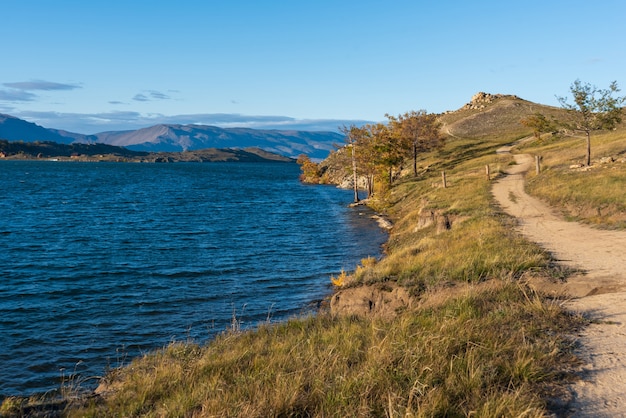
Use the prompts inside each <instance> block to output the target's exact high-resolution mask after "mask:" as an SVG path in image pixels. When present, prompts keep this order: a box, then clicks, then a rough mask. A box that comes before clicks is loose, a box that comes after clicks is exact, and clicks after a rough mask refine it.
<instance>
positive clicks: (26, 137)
mask: <svg viewBox="0 0 626 418" xmlns="http://www.w3.org/2000/svg"><path fill="white" fill-rule="evenodd" d="M0 139H6V140H9V141H24V142H35V141H52V142H57V143H60V144H76V143H85V144H107V145H115V146H118V147H126V148H128V149H130V150H133V151H143V152H178V151H194V150H200V149H206V148H236V149H244V148H249V147H255V148H260V149H263V150H265V151H267V152H270V153H275V154H279V155H283V156H286V157H291V158H295V157H297V156H298V155H300V154H306V155H308V156H309V157H311V158H313V159H323V158H326V157H327V156H328V153H329V152H330V151H331V150H332V149H333V148H334V145H335V144H337V143H341V142H343V136H342V135H341V134H339V133H337V132H309V131H293V130H284V131H283V130H261V129H247V128H219V127H216V126H207V125H155V126H151V127H148V128H143V129H137V130H134V131H113V132H101V133H98V134H95V135H84V134H80V133H73V132H67V131H63V130H56V129H48V128H44V127H42V126H39V125H37V124H34V123H31V122H27V121H25V120H22V119H19V118H16V117H13V116H9V115H2V114H0Z"/></svg>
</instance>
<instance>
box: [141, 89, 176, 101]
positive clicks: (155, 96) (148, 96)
mask: <svg viewBox="0 0 626 418" xmlns="http://www.w3.org/2000/svg"><path fill="white" fill-rule="evenodd" d="M144 93H145V94H144ZM144 93H137V94H135V96H134V97H133V100H135V101H137V102H149V101H152V100H169V99H171V97H170V96H168V95H167V94H165V93H162V92H160V91H155V90H150V91H146V92H144Z"/></svg>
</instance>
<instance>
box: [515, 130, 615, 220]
mask: <svg viewBox="0 0 626 418" xmlns="http://www.w3.org/2000/svg"><path fill="white" fill-rule="evenodd" d="M521 150H522V151H523V152H530V153H533V154H535V155H540V156H541V157H542V164H543V169H542V172H541V173H540V174H539V175H538V176H537V175H535V173H534V172H533V173H530V174H529V176H528V182H527V190H528V192H529V193H531V194H533V195H535V196H537V197H539V198H541V199H543V200H545V201H546V202H548V203H549V204H551V205H553V206H557V207H560V208H562V210H563V212H564V214H565V215H566V216H567V217H568V218H571V219H572V220H577V221H583V222H586V223H589V224H593V225H597V226H600V227H604V228H617V229H625V228H626V128H625V127H621V128H620V129H618V130H616V131H612V132H604V133H597V134H595V135H593V136H592V147H591V152H592V167H591V168H590V169H585V168H571V166H573V165H576V164H579V163H580V162H581V161H583V159H584V154H585V153H584V141H583V140H582V139H581V138H560V137H548V138H546V139H543V140H542V141H539V142H538V141H535V142H533V143H531V144H528V145H525V146H524V147H522V148H521ZM607 157H610V158H612V159H613V160H614V161H613V162H607V163H601V162H600V160H601V159H602V158H607Z"/></svg>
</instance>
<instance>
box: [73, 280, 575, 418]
mask: <svg viewBox="0 0 626 418" xmlns="http://www.w3.org/2000/svg"><path fill="white" fill-rule="evenodd" d="M571 321H572V318H570V317H568V316H567V315H565V314H564V313H563V311H562V310H561V309H560V308H559V307H558V306H557V305H555V304H546V303H545V302H543V301H542V300H541V298H540V297H539V296H537V295H535V294H529V293H528V290H526V289H524V288H523V287H521V286H519V285H516V284H514V283H511V282H506V281H497V282H494V283H491V284H489V285H488V286H476V287H470V288H468V290H467V291H466V292H465V293H464V294H462V295H459V296H457V297H453V298H449V299H447V300H444V301H442V302H441V303H440V304H439V305H435V306H430V307H429V308H428V309H422V310H416V311H408V312H405V313H403V314H402V315H400V316H399V317H397V318H396V319H394V320H393V321H392V322H387V321H383V320H365V319H362V318H357V317H343V318H333V317H330V316H328V315H324V314H320V315H317V316H315V317H309V318H303V319H294V320H291V321H288V322H286V323H282V324H278V325H274V326H263V327H261V328H259V329H258V330H256V331H250V332H245V333H226V334H224V335H222V336H220V337H219V338H217V339H216V340H215V341H214V342H212V343H211V344H210V345H209V346H207V347H204V348H198V347H196V346H193V345H188V344H184V345H183V344H172V345H171V346H169V347H166V348H165V349H163V350H162V351H161V352H158V353H154V354H150V355H148V356H145V357H143V358H141V359H137V360H135V361H134V362H133V363H132V364H131V365H130V366H129V367H126V368H124V369H121V370H119V371H117V372H116V374H115V375H113V376H112V379H114V380H115V381H119V382H121V383H118V384H117V386H116V390H115V391H114V392H112V393H111V394H110V395H108V396H106V397H105V400H104V401H103V402H102V403H94V404H92V405H91V406H89V407H87V408H84V409H81V410H78V411H74V412H73V413H72V414H71V415H74V416H207V417H209V416H240V417H244V416H245V417H281V416H320V417H322V416H342V417H343V416H363V417H382V416H390V417H394V416H397V417H400V416H404V417H406V416H409V417H427V416H469V415H472V414H477V416H521V415H525V416H534V417H540V416H545V402H544V401H543V400H542V397H541V395H542V394H543V395H544V396H545V395H546V390H548V389H549V388H550V387H551V385H553V384H554V383H555V382H557V381H559V380H561V379H562V372H561V371H560V370H559V369H560V368H559V367H557V365H558V364H559V363H560V362H562V361H563V360H565V359H566V358H567V356H568V354H567V352H568V342H567V341H566V340H564V339H562V338H554V337H553V338H545V335H557V334H558V333H559V332H560V331H559V330H560V329H561V327H566V328H567V327H571Z"/></svg>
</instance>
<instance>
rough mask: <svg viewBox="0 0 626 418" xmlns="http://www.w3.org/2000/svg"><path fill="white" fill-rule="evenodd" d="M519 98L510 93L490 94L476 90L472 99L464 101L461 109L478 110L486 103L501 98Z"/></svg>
mask: <svg viewBox="0 0 626 418" xmlns="http://www.w3.org/2000/svg"><path fill="white" fill-rule="evenodd" d="M505 97H506V98H509V99H519V97H517V96H515V95H510V94H490V93H485V92H482V91H480V92H478V93H476V94H475V95H473V96H472V100H471V101H470V102H469V103H466V104H465V106H463V107H462V108H461V110H480V109H484V108H485V107H486V106H487V105H488V104H490V103H493V102H494V101H496V100H498V99H502V98H505Z"/></svg>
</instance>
